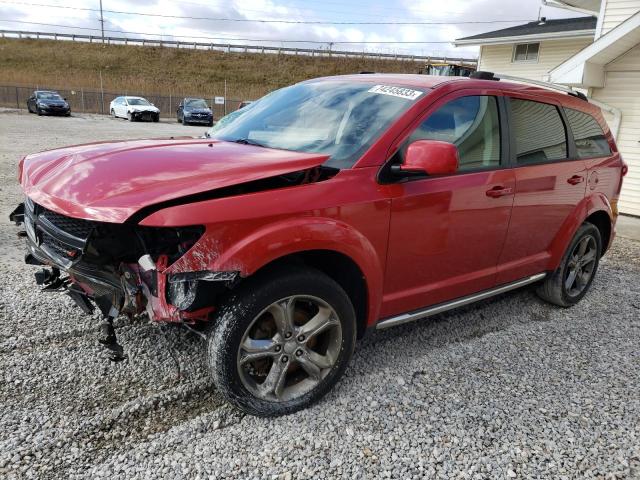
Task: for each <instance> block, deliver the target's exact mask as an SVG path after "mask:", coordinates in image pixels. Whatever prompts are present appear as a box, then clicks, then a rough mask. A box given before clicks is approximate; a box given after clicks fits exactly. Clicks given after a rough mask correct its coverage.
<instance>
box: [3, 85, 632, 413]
mask: <svg viewBox="0 0 640 480" xmlns="http://www.w3.org/2000/svg"><path fill="white" fill-rule="evenodd" d="M243 110H244V109H243ZM19 170H20V171H19V179H20V182H21V184H22V187H23V189H24V192H25V195H26V199H25V202H24V204H22V205H20V206H19V207H18V208H17V209H16V211H15V212H14V213H13V214H12V219H13V220H14V221H16V222H18V223H24V225H25V229H26V233H25V236H26V240H27V248H28V254H27V257H26V260H27V263H30V264H37V265H45V266H46V267H45V268H44V269H42V270H40V271H39V272H38V273H37V274H36V277H37V281H38V282H39V283H40V284H42V285H44V286H45V287H44V288H46V289H60V290H65V291H66V292H67V293H68V295H70V296H71V297H72V298H73V299H74V300H75V301H76V303H77V304H78V306H80V308H82V309H83V310H85V311H87V312H91V311H92V310H93V308H94V306H97V307H98V308H99V309H100V311H101V312H102V314H103V316H104V319H105V320H104V323H103V325H102V338H101V341H102V342H103V343H105V344H106V345H107V346H108V347H109V348H110V349H111V351H112V354H113V358H114V359H119V358H122V357H123V352H122V348H121V347H120V346H119V345H118V344H117V342H116V338H115V333H114V330H113V326H112V320H113V318H115V317H116V316H117V315H120V314H126V315H129V316H135V315H138V314H141V313H143V312H145V311H146V313H147V315H148V316H149V317H150V318H151V319H153V320H155V321H157V322H176V323H182V324H186V325H188V326H190V327H191V328H202V329H203V330H204V331H205V332H206V338H207V360H208V364H209V367H210V369H211V374H212V376H213V378H214V380H215V384H216V385H217V387H218V389H219V391H220V392H221V393H222V394H224V395H225V396H226V398H228V399H229V401H230V402H232V403H234V404H235V405H237V406H239V407H240V408H242V409H243V410H245V411H247V412H250V413H253V414H257V415H277V414H283V413H289V412H293V411H295V410H298V409H300V408H302V407H305V406H307V405H309V404H310V403H311V402H313V401H315V400H317V399H318V398H320V397H321V396H322V395H323V394H325V393H326V392H327V391H328V390H329V389H330V388H331V387H332V386H333V385H334V384H335V383H336V382H337V381H338V379H339V378H340V376H341V375H342V374H343V372H344V371H345V369H346V367H347V364H348V362H349V359H350V357H351V355H352V352H353V349H354V345H355V342H356V339H357V338H359V337H361V336H362V335H364V334H365V332H366V331H367V330H368V329H382V328H387V327H390V326H393V325H399V324H402V323H405V322H409V321H412V320H417V319H422V318H425V317H428V316H430V315H433V314H436V313H439V312H442V311H445V310H448V309H451V308H454V307H457V306H460V305H464V304H468V303H470V302H474V301H477V300H480V299H484V298H487V297H490V296H492V295H496V294H498V293H502V292H505V291H507V290H511V289H514V288H518V287H521V286H524V285H527V284H533V283H535V284H537V285H538V290H537V291H538V294H539V295H540V296H541V297H542V298H544V299H545V300H547V301H549V302H551V303H554V304H556V305H560V306H563V307H568V306H570V305H572V304H575V303H576V302H578V301H579V300H580V299H581V298H582V297H583V296H584V295H585V294H586V292H587V290H588V288H589V285H590V284H591V282H592V281H593V277H594V275H595V273H596V270H597V268H598V261H599V259H600V257H601V255H602V254H603V253H604V252H606V250H607V248H608V247H609V245H610V244H611V241H612V239H613V237H614V225H615V221H616V217H617V202H618V196H619V192H620V187H621V183H622V177H623V174H624V173H625V171H626V166H625V165H624V163H623V161H622V160H621V157H620V154H619V153H618V150H617V148H616V145H615V143H614V139H613V137H612V135H611V132H610V131H609V128H608V127H607V124H606V122H605V120H604V119H603V116H602V114H601V112H600V110H599V109H598V108H596V107H595V106H594V105H592V104H590V103H589V102H588V101H586V100H585V99H584V98H579V97H576V96H572V95H567V94H564V93H558V92H554V91H550V90H548V89H543V88H538V87H532V86H527V85H523V84H517V83H508V82H504V81H496V80H489V79H473V78H472V79H469V78H452V77H429V76H424V75H377V74H369V75H351V76H342V77H331V78H322V79H316V80H311V81H306V82H302V83H299V84H296V85H293V86H290V87H287V88H283V89H281V90H278V91H276V92H273V93H271V94H269V95H267V96H266V97H264V98H263V99H261V100H259V101H257V102H255V103H253V104H252V105H251V106H250V108H247V109H246V112H244V113H242V115H236V116H235V117H234V118H233V119H231V121H229V122H227V123H226V124H225V125H223V127H221V128H218V129H215V130H214V131H212V133H211V134H210V137H209V138H204V139H193V138H190V139H186V138H181V139H167V140H140V141H123V142H113V143H95V144H89V145H80V146H75V147H69V148H62V149H58V150H51V151H46V152H42V153H37V154H33V155H29V156H27V157H25V158H24V159H23V160H22V161H21V162H20V169H19Z"/></svg>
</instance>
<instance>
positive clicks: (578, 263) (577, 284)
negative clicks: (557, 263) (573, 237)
mask: <svg viewBox="0 0 640 480" xmlns="http://www.w3.org/2000/svg"><path fill="white" fill-rule="evenodd" d="M597 254H598V245H597V243H596V240H595V238H594V237H593V236H591V235H587V236H585V237H584V238H583V239H582V240H580V241H579V242H578V244H577V245H576V246H575V247H574V249H573V251H572V252H571V255H570V257H569V264H568V268H567V274H566V277H565V281H564V286H565V289H566V291H567V293H568V294H569V295H571V296H574V297H575V296H577V295H580V294H581V293H582V291H583V290H584V289H585V287H586V286H587V285H588V283H589V280H590V279H591V276H592V275H593V270H594V267H595V264H596V258H597Z"/></svg>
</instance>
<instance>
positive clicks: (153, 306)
mask: <svg viewBox="0 0 640 480" xmlns="http://www.w3.org/2000/svg"><path fill="white" fill-rule="evenodd" d="M35 208H36V207H35V206H34V205H33V203H32V202H29V201H27V202H26V204H20V205H19V206H18V208H16V209H15V210H14V211H13V212H12V213H11V215H10V217H9V218H10V220H11V221H13V222H15V223H16V224H23V225H24V229H25V230H24V233H23V234H22V236H24V237H25V241H26V248H27V254H26V255H25V262H26V263H28V264H31V265H40V266H44V267H49V268H51V271H46V272H44V271H41V272H39V273H38V274H36V280H37V281H38V283H39V284H40V285H43V287H44V289H46V290H61V291H65V292H66V293H67V294H69V296H70V297H71V298H72V299H73V300H74V301H75V302H76V304H78V306H79V307H81V308H82V309H83V310H84V311H87V312H88V313H89V311H91V310H92V308H93V307H92V305H93V304H95V305H97V306H98V308H99V309H100V311H101V312H102V313H103V315H104V316H105V317H106V316H109V315H113V314H114V312H115V314H118V313H124V314H128V315H135V314H139V313H142V312H143V311H146V312H147V314H148V316H149V318H150V319H152V320H154V321H158V322H194V321H197V320H207V319H208V316H209V314H210V313H211V312H212V311H213V307H211V306H207V307H202V308H192V306H194V305H196V303H195V302H197V301H200V302H201V300H198V298H200V299H201V298H202V297H203V296H207V295H212V294H213V295H215V293H216V292H215V291H216V290H219V289H220V288H224V287H225V286H226V285H228V284H230V283H231V282H232V281H233V280H235V277H236V273H234V272H228V274H227V275H222V276H221V275H215V274H214V272H186V273H183V274H181V276H175V275H174V276H173V277H172V276H171V275H170V274H168V273H166V272H165V271H166V269H167V267H168V260H167V256H166V255H160V256H159V257H158V258H157V259H156V260H155V261H154V260H153V259H152V258H151V256H149V255H144V256H143V257H141V258H140V260H139V262H138V263H127V264H125V263H121V264H120V265H95V264H92V263H88V262H86V261H84V260H83V255H84V253H85V251H86V249H87V248H88V246H89V244H90V238H91V234H89V235H88V236H86V237H77V236H75V235H70V234H69V233H68V232H64V231H62V230H61V229H60V228H58V227H57V226H56V225H54V224H53V223H52V222H50V221H49V220H48V219H47V216H46V215H47V211H46V210H45V211H44V214H36V212H35ZM40 208H41V207H40ZM43 210H44V209H43ZM200 282H201V284H199V283H200ZM176 285H178V286H179V287H180V288H177V287H176ZM214 287H215V288H214ZM171 301H173V303H175V305H174V304H172V303H171ZM88 305H89V306H90V307H88ZM181 307H182V308H181Z"/></svg>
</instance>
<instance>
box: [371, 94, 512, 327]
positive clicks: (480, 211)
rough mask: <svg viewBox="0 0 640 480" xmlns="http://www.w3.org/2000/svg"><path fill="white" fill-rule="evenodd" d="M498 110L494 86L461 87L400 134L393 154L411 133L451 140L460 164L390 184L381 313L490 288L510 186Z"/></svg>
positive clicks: (502, 112)
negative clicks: (446, 170)
mask: <svg viewBox="0 0 640 480" xmlns="http://www.w3.org/2000/svg"><path fill="white" fill-rule="evenodd" d="M505 115H506V113H505V109H504V105H503V103H502V100H501V99H500V98H499V95H498V92H494V91H487V90H477V91H476V90H462V91H458V92H455V93H453V94H451V95H449V96H446V97H444V98H443V99H440V100H439V101H438V102H437V103H436V104H434V105H433V106H432V107H431V108H430V109H429V111H428V112H426V113H425V115H423V116H422V118H420V119H418V120H417V122H416V124H415V126H414V127H413V131H412V132H411V133H408V134H407V137H405V138H404V139H402V140H401V142H402V143H401V145H402V146H401V148H400V149H399V150H398V153H396V156H401V155H402V152H403V151H404V150H405V148H406V146H407V145H409V144H410V143H411V142H413V141H415V140H427V139H428V140H441V141H447V142H450V143H453V144H454V145H456V146H457V147H458V151H459V154H460V167H459V170H458V172H457V173H455V174H452V175H441V176H433V177H424V178H416V179H411V180H409V181H406V182H403V183H400V184H396V185H393V188H394V189H395V193H394V195H393V198H392V201H391V223H390V232H389V247H388V260H387V269H386V273H385V294H384V301H383V305H382V311H381V315H382V317H386V316H391V315H395V314H399V313H403V312H408V311H411V310H416V309H419V308H421V307H424V306H427V305H433V304H437V303H441V302H444V301H447V300H450V299H453V298H457V297H461V296H464V295H467V294H470V293H474V292H477V291H480V290H485V289H488V288H491V287H493V285H494V283H495V273H496V264H497V261H498V258H499V255H500V252H501V251H502V247H503V244H504V240H505V237H506V233H507V228H508V225H509V217H510V215H511V205H512V203H513V190H514V187H515V182H514V175H513V172H512V170H511V169H510V168H509V166H508V165H507V164H506V161H507V158H508V156H507V151H508V148H509V145H508V142H506V141H503V140H506V135H505V133H504V120H505ZM396 161H401V158H399V159H396Z"/></svg>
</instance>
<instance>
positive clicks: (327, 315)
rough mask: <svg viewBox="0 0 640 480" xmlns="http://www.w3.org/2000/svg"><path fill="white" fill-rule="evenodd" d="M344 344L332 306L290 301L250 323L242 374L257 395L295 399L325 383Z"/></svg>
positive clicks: (303, 299) (242, 351)
mask: <svg viewBox="0 0 640 480" xmlns="http://www.w3.org/2000/svg"><path fill="white" fill-rule="evenodd" d="M341 345H342V326H341V323H340V320H339V318H338V316H337V314H336V312H335V310H334V309H333V308H332V307H331V306H329V304H327V303H326V302H324V301H323V300H321V299H319V298H317V297H312V296H301V295H296V296H290V297H286V298H283V299H281V300H278V301H277V302H274V303H272V304H271V305H269V306H268V307H267V308H265V309H264V310H263V311H262V312H260V313H259V314H258V315H257V316H256V317H255V318H254V320H253V321H252V322H251V324H250V325H249V328H248V329H247V330H246V332H245V334H244V336H243V338H242V341H241V343H240V347H239V349H238V355H237V368H238V373H239V375H240V379H241V380H242V383H243V385H244V386H245V388H247V390H249V391H250V392H251V394H252V395H254V396H256V397H258V398H260V399H263V400H269V401H273V402H284V401H289V400H292V399H295V398H298V397H300V396H302V395H304V394H305V393H307V392H309V391H311V390H313V389H314V388H315V387H316V386H317V385H318V384H320V383H321V382H322V381H323V379H324V378H325V377H326V376H327V375H328V373H329V372H330V371H331V369H332V368H333V367H334V366H335V364H336V362H337V360H338V356H339V354H340V349H341Z"/></svg>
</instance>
